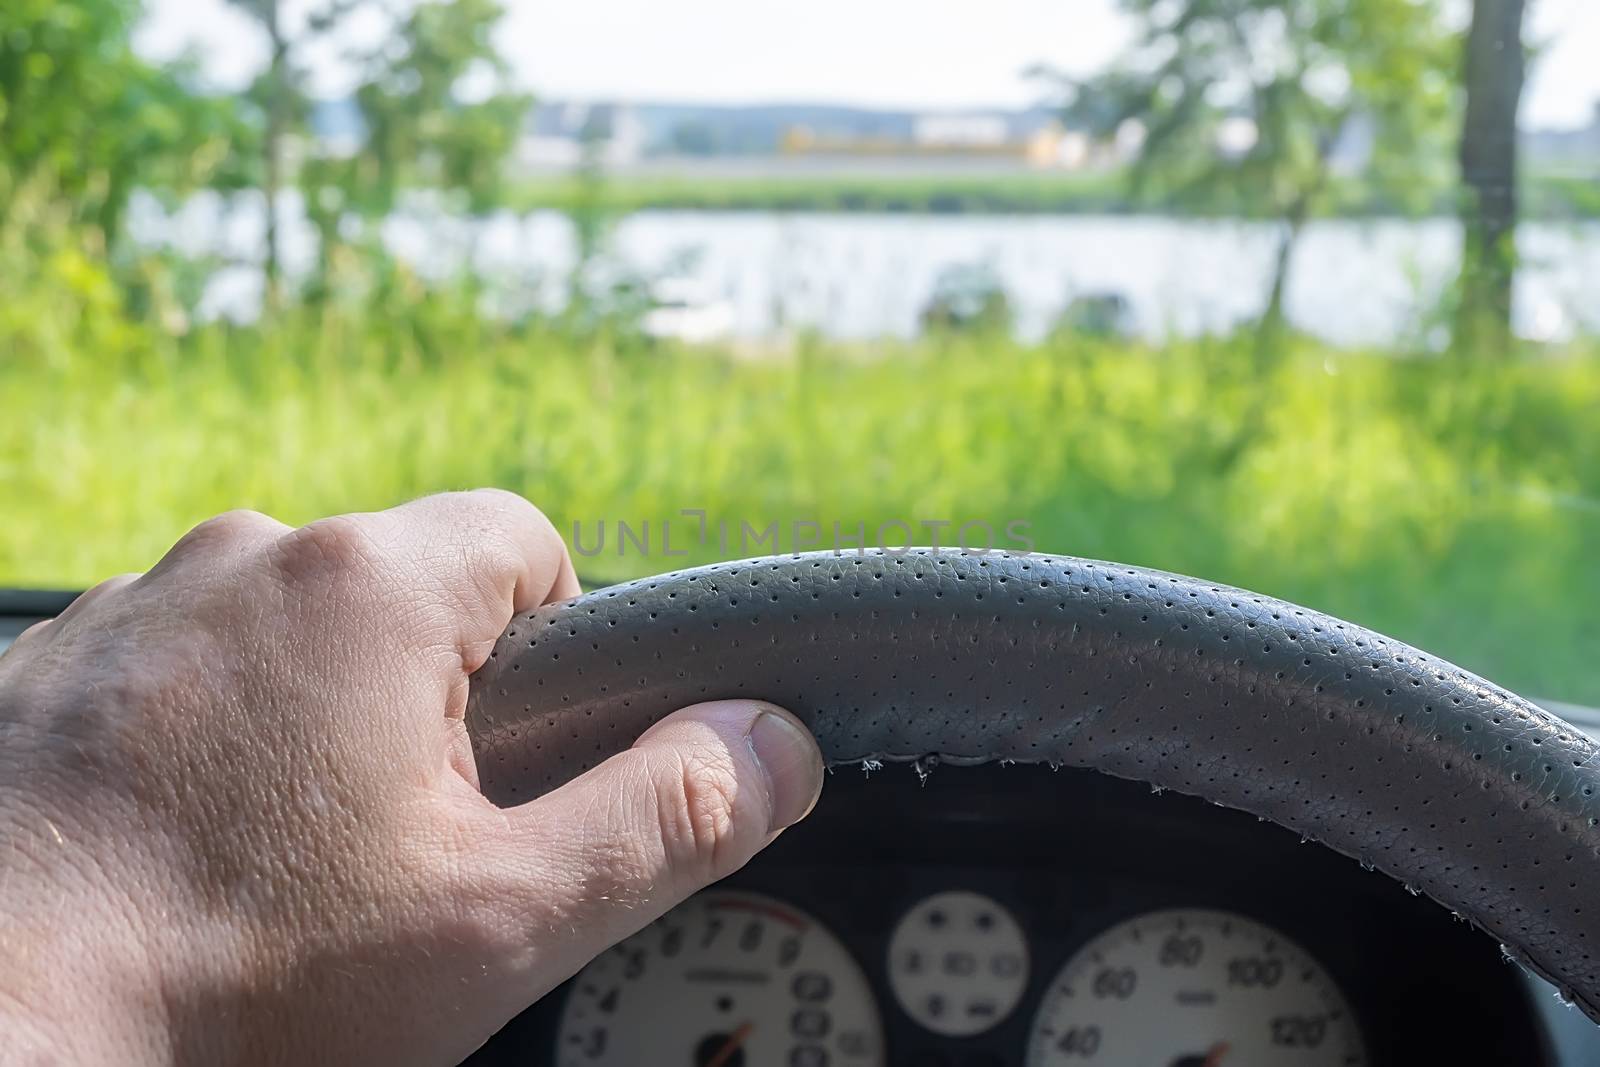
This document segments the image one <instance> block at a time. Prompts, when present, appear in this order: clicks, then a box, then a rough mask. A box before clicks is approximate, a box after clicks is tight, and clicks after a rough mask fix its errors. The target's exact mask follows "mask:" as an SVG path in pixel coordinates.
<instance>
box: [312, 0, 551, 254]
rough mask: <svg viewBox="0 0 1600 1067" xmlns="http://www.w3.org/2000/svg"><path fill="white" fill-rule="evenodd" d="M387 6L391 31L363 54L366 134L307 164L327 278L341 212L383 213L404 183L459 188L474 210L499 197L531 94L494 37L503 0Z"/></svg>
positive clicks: (360, 95) (430, 0)
mask: <svg viewBox="0 0 1600 1067" xmlns="http://www.w3.org/2000/svg"><path fill="white" fill-rule="evenodd" d="M380 6H381V5H380ZM391 15H392V16H393V18H394V25H393V29H392V32H390V33H387V34H384V35H383V36H382V39H381V40H380V42H379V44H378V45H377V46H376V47H375V48H374V49H373V50H372V51H371V52H369V53H367V54H366V55H364V56H360V57H357V61H358V64H359V66H360V68H361V84H360V85H359V86H358V87H357V89H356V92H355V100H356V106H357V107H358V109H359V110H360V113H361V120H362V130H361V135H360V143H359V144H358V145H357V146H356V147H355V150H354V151H353V152H352V153H350V154H349V155H347V156H343V157H338V156H333V155H330V154H328V153H321V154H318V155H317V156H315V157H314V158H313V159H311V160H308V161H307V164H306V166H305V167H304V168H303V169H302V172H301V184H302V187H303V190H304V193H305V197H306V202H307V210H308V213H309V214H310V216H311V219H312V221H313V223H314V224H315V225H316V227H317V230H318V234H319V236H320V238H321V245H322V273H323V277H324V281H326V275H327V270H328V267H329V264H330V262H331V259H330V257H331V256H332V255H333V253H334V251H335V249H336V248H337V247H339V246H340V245H341V244H343V243H344V236H343V232H342V230H343V226H342V223H343V220H344V219H345V218H346V217H347V216H348V215H350V214H354V215H356V216H358V217H362V218H366V219H369V220H370V219H376V218H381V217H382V216H383V215H386V214H388V213H389V212H391V211H392V210H394V208H395V206H396V203H397V200H398V197H399V194H400V192H401V190H402V189H404V188H406V187H408V186H420V187H424V188H432V189H437V190H441V191H443V192H446V193H451V194H456V195H458V196H460V197H461V198H462V199H463V200H464V202H465V204H464V206H465V207H466V208H467V209H468V210H469V211H473V212H481V211H486V210H488V209H489V208H491V207H493V206H494V205H495V204H497V203H498V202H499V200H500V195H501V192H502V189H503V180H504V173H505V167H506V161H507V159H508V157H509V156H510V154H511V152H512V150H513V149H514V148H515V147H516V143H517V135H518V132H519V131H520V130H521V128H522V120H523V116H524V115H525V114H526V112H527V109H528V106H529V104H530V102H531V100H530V98H529V97H528V96H526V95H524V94H522V93H520V92H517V91H515V90H513V89H511V88H510V86H509V72H508V68H507V65H506V63H505V61H504V59H503V58H502V57H501V55H500V54H499V51H498V50H497V49H496V47H495V44H494V40H493V32H494V29H495V27H496V26H497V25H498V24H499V22H500V19H501V18H502V17H503V15H504V9H503V8H502V6H501V4H500V3H499V0H422V2H420V3H416V4H413V5H411V6H410V7H409V8H408V9H406V10H404V11H402V12H393V11H391Z"/></svg>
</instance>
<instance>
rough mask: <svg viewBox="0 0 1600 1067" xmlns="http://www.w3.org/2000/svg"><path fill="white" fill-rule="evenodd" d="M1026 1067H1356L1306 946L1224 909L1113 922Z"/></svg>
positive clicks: (1066, 973)
mask: <svg viewBox="0 0 1600 1067" xmlns="http://www.w3.org/2000/svg"><path fill="white" fill-rule="evenodd" d="M1027 1062H1028V1064H1029V1065H1030V1067H1064V1065H1076V1064H1086V1063H1118V1064H1120V1063H1138V1064H1145V1065H1148V1067H1356V1065H1359V1064H1364V1063H1366V1052H1365V1051H1364V1049H1363V1047H1362V1042H1361V1033H1360V1030H1359V1028H1358V1027H1357V1026H1356V1021H1355V1019H1354V1018H1353V1017H1352V1016H1351V1014H1350V1008H1349V1006H1348V1005H1347V1004H1346V1003H1345V998H1344V994H1343V993H1341V992H1340V990H1339V987H1338V986H1337V985H1335V984H1334V982H1333V979H1332V978H1331V977H1329V975H1328V973H1327V971H1326V970H1324V969H1323V967H1322V966H1321V965H1320V964H1319V963H1318V962H1317V961H1316V960H1315V959H1313V958H1312V957H1311V956H1310V954H1308V953H1307V952H1306V951H1305V950H1304V949H1303V948H1301V947H1300V946H1299V945H1297V944H1295V943H1294V942H1293V941H1290V940H1289V939H1288V938H1286V937H1284V936H1283V935H1282V934H1280V933H1278V932H1277V931H1276V930H1273V929H1272V928H1270V927H1267V926H1263V925H1262V924H1260V923H1257V922H1254V921H1252V920H1250V919H1246V918H1244V917H1243V916H1241V915H1234V914H1230V913H1228V912H1221V911H1187V910H1177V911H1158V912H1152V913H1150V914H1147V915H1141V916H1139V917H1138V918H1135V919H1131V920H1129V921H1128V922H1125V923H1121V924H1119V925H1117V926H1115V927H1112V928H1111V929H1110V930H1108V931H1106V932H1105V933H1103V934H1101V935H1100V936H1099V937H1097V938H1095V940H1093V941H1091V942H1090V943H1089V944H1088V945H1086V946H1084V948H1082V949H1081V950H1080V951H1079V952H1078V953H1077V954H1076V955H1074V956H1073V957H1072V958H1071V959H1070V960H1068V961H1067V963H1066V966H1064V967H1063V968H1062V969H1061V972H1060V974H1058V975H1057V976H1056V978H1055V980H1054V981H1052V982H1051V983H1050V986H1049V987H1048V988H1047V989H1046V991H1045V995H1044V1001H1043V1003H1042V1004H1041V1006H1040V1008H1039V1012H1038V1014H1037V1015H1036V1016H1035V1017H1034V1023H1033V1031H1032V1034H1031V1035H1030V1037H1029V1040H1028V1060H1027Z"/></svg>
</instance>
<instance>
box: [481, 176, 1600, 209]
mask: <svg viewBox="0 0 1600 1067" xmlns="http://www.w3.org/2000/svg"><path fill="white" fill-rule="evenodd" d="M594 195H595V193H594V191H593V190H592V189H586V188H585V186H584V184H583V183H582V182H581V181H580V180H579V179H578V178H576V177H572V176H566V175H560V176H546V177H534V178H525V179H522V180H521V181H519V182H517V183H516V184H515V185H514V186H513V188H512V189H511V190H510V192H509V193H508V196H507V203H508V205H509V206H510V207H512V208H513V209H515V210H523V211H526V210H533V209H537V208H548V209H553V210H558V211H565V212H569V213H570V212H577V211H582V210H585V208H586V207H587V206H589V203H590V199H592V197H593V196H594ZM1221 195H1223V194H1219V197H1220V196H1221ZM1453 196H1454V193H1453V192H1452V191H1451V190H1449V189H1439V190H1437V191H1436V192H1435V193H1434V194H1432V195H1431V196H1430V197H1425V198H1424V202H1423V203H1421V204H1418V203H1409V204H1404V205H1402V204H1398V203H1395V202H1394V201H1393V200H1392V199H1391V198H1388V197H1385V196H1382V195H1379V194H1378V193H1376V192H1374V191H1373V190H1370V189H1364V188H1362V187H1360V186H1359V185H1356V184H1353V183H1351V182H1350V181H1348V180H1346V179H1339V180H1337V181H1335V183H1334V187H1333V191H1332V194H1331V197H1332V204H1331V207H1330V209H1329V212H1330V214H1333V215H1336V216H1351V217H1379V216H1393V215H1413V214H1416V213H1418V211H1419V210H1420V211H1421V212H1422V213H1424V214H1430V215H1453V214H1454V213H1455V202H1454V200H1453ZM599 198H600V203H601V204H602V205H603V206H604V208H605V209H606V210H608V211H612V212H616V213H619V214H626V213H627V212H630V211H639V210H644V209H661V210H681V211H788V212H811V211H819V212H852V211H861V212H883V213H894V214H901V213H909V214H963V213H972V214H1129V213H1135V212H1149V213H1155V214H1174V213H1176V214H1190V215H1197V216H1205V215H1234V214H1237V213H1238V210H1239V205H1237V204H1234V203H1226V202H1222V201H1220V200H1219V202H1218V203H1216V204H1212V205H1209V206H1208V205H1207V204H1206V203H1205V202H1204V201H1197V202H1192V203H1189V204H1188V205H1187V206H1186V207H1183V208H1181V209H1180V208H1175V207H1174V203H1173V200H1172V198H1171V197H1169V196H1167V195H1166V194H1163V193H1158V192H1152V193H1150V194H1149V195H1147V196H1144V197H1140V196H1136V195H1135V194H1134V193H1133V192H1132V191H1131V190H1130V187H1129V184H1128V181H1127V178H1126V176H1125V175H1123V174H1121V173H1120V172H1115V171H1102V172H1086V173H1081V172H1080V173H1052V172H1049V171H1043V172H1038V173H1025V172H1018V173H1015V174H997V175H972V176H962V175H937V174H931V175H916V174H906V175H860V174H848V173H843V174H817V175H799V176H792V177H791V176H780V175H759V176H752V177H737V176H706V177H696V176H689V175H682V176H679V175H665V174H661V175H612V176H608V177H607V178H606V179H605V180H604V182H603V184H602V185H601V187H600V191H599ZM1524 199H1525V203H1524V214H1525V215H1526V216H1527V217H1528V218H1530V219H1558V220H1559V219H1579V218H1600V181H1596V180H1594V179H1583V178H1575V177H1562V176H1553V175H1538V174H1535V175H1532V176H1530V177H1529V179H1528V183H1527V193H1526V196H1525V198H1524Z"/></svg>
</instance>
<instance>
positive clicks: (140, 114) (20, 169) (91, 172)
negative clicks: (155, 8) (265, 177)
mask: <svg viewBox="0 0 1600 1067" xmlns="http://www.w3.org/2000/svg"><path fill="white" fill-rule="evenodd" d="M138 14H139V5H138V4H136V3H134V2H132V0H76V2H74V3H71V4H63V3H57V2H54V0H5V3H3V4H0V166H4V167H6V168H7V169H9V170H10V171H11V173H12V178H13V180H14V181H18V182H27V181H42V182H45V183H48V184H49V185H50V186H51V187H52V189H53V191H54V193H56V194H57V195H59V196H61V197H63V198H64V199H65V200H66V201H68V202H69V203H70V204H71V205H72V210H73V214H74V216H75V218H76V220H77V221H79V222H82V223H87V224H90V225H93V226H94V227H96V228H97V229H98V230H99V232H100V235H101V239H102V241H103V242H104V244H105V246H106V247H108V248H109V247H110V246H112V245H114V244H115V243H116V241H117V240H118V238H119V236H120V234H121V227H122V218H123V213H124V210H125V208H126V207H127V202H128V198H129V196H130V195H131V194H132V192H133V190H134V189H135V188H136V187H143V188H146V189H150V190H153V191H158V192H163V191H164V192H172V193H181V192H185V191H188V190H190V189H193V188H196V187H198V186H201V185H206V184H212V185H222V186H225V187H239V186H242V185H244V184H246V183H247V182H248V181H249V180H250V179H251V177H252V176H251V175H250V174H249V173H248V170H247V169H246V168H244V167H243V166H241V164H240V158H239V157H238V156H237V155H235V153H234V152H233V146H234V145H237V144H240V143H248V141H249V140H250V137H251V131H250V130H249V128H248V127H247V126H246V125H245V124H244V123H243V122H242V121H241V120H240V118H239V115H238V112H237V109H236V108H235V107H234V106H233V102H232V101H231V100H229V99H227V98H225V97H221V96H214V95H206V94H203V93H199V92H195V91H193V88H192V85H191V80H192V79H191V78H190V76H189V75H190V71H189V70H188V68H187V67H186V66H185V65H182V64H178V65H171V66H158V65H155V64H151V63H147V62H145V61H144V60H142V59H140V58H139V57H138V56H136V55H134V53H133V50H132V48H131V47H130V45H129V43H128V34H129V28H130V27H131V26H132V24H133V22H134V20H135V19H136V18H137V16H138ZM3 210H4V205H0V211H3Z"/></svg>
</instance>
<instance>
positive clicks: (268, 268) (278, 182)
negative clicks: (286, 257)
mask: <svg viewBox="0 0 1600 1067" xmlns="http://www.w3.org/2000/svg"><path fill="white" fill-rule="evenodd" d="M228 2H229V3H232V4H233V5H234V6H235V7H238V8H239V9H240V10H242V11H244V12H245V14H247V15H249V16H250V17H251V18H253V19H254V20H255V21H256V22H257V24H259V25H260V27H261V30H262V33H263V34H264V35H265V36H266V39H267V56H268V59H267V66H266V69H265V70H263V71H262V72H261V74H260V75H259V76H257V78H256V80H255V82H254V84H252V85H251V87H250V89H249V91H248V92H247V93H246V94H245V99H246V100H247V101H248V102H249V103H251V104H252V105H254V107H255V109H256V111H257V113H258V114H257V122H258V126H259V129H260V131H261V132H260V138H259V147H260V159H261V166H260V184H261V192H262V196H263V199H264V201H265V205H264V206H265V220H266V240H265V242H264V243H265V249H264V253H265V255H264V260H263V264H262V271H263V275H264V290H265V292H264V295H265V300H266V306H267V307H268V308H272V307H275V306H277V304H278V303H279V302H280V300H281V298H282V288H283V284H282V261H281V252H280V244H281V242H280V240H279V225H278V195H279V193H280V191H281V190H282V188H283V180H284V179H283V165H284V159H283V145H284V140H285V139H286V138H287V137H288V136H289V134H290V133H292V132H295V131H300V132H305V127H306V122H307V119H308V118H309V116H310V113H311V101H310V99H309V98H308V96H307V94H306V91H305V84H304V82H305V79H304V76H303V73H302V72H301V70H300V68H299V66H298V64H297V63H296V62H295V56H296V55H297V54H298V53H299V52H301V51H302V50H303V49H305V48H306V47H308V46H310V45H311V44H312V43H313V41H314V40H315V39H316V38H317V37H319V36H321V35H322V34H326V33H328V32H330V31H332V30H333V29H335V28H336V27H337V26H338V25H339V23H340V22H341V21H342V20H343V19H344V17H345V16H346V15H348V14H349V13H350V12H351V11H353V10H356V9H357V8H359V7H360V6H361V0H332V2H327V3H322V4H320V5H319V6H316V7H313V8H311V9H310V10H309V11H308V12H307V14H306V18H305V20H304V23H303V25H302V26H301V27H299V29H298V30H295V31H291V30H290V27H289V26H288V24H287V22H286V20H285V19H284V16H283V3H282V0H228Z"/></svg>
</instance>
